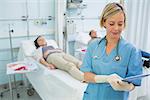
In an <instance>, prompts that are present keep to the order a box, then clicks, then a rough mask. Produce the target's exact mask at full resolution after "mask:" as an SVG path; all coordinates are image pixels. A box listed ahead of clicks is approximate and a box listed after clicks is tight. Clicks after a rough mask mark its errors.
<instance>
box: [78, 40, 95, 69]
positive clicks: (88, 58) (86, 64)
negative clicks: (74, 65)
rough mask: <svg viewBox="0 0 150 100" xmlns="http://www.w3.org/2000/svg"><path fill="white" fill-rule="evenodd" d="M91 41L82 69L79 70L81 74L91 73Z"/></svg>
mask: <svg viewBox="0 0 150 100" xmlns="http://www.w3.org/2000/svg"><path fill="white" fill-rule="evenodd" d="M93 46H94V44H93V41H92V43H90V44H89V45H88V48H87V51H86V53H85V56H84V59H83V63H82V67H81V68H80V70H81V71H82V72H92V53H93Z"/></svg>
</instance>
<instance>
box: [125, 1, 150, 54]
mask: <svg viewBox="0 0 150 100" xmlns="http://www.w3.org/2000/svg"><path fill="white" fill-rule="evenodd" d="M149 5H150V0H125V8H126V13H127V27H126V30H125V33H124V36H125V38H126V39H127V40H128V41H129V42H131V43H132V44H134V45H135V46H136V47H137V48H139V49H142V50H145V51H147V52H150V6H149Z"/></svg>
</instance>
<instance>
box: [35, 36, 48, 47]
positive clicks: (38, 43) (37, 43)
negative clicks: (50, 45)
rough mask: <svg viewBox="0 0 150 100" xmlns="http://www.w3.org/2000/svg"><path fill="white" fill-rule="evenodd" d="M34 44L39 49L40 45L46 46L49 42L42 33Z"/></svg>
mask: <svg viewBox="0 0 150 100" xmlns="http://www.w3.org/2000/svg"><path fill="white" fill-rule="evenodd" d="M34 44H35V46H36V49H38V48H39V47H43V46H45V45H46V44H47V43H46V39H45V38H44V36H41V35H40V36H38V37H37V38H36V39H35V41H34Z"/></svg>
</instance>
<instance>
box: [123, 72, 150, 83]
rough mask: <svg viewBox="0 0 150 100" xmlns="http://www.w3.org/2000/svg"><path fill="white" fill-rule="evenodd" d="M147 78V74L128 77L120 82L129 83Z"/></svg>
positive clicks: (149, 74)
mask: <svg viewBox="0 0 150 100" xmlns="http://www.w3.org/2000/svg"><path fill="white" fill-rule="evenodd" d="M148 76H150V73H148V74H141V75H135V76H130V77H127V78H124V79H122V81H126V82H129V81H132V80H136V79H142V78H144V77H148Z"/></svg>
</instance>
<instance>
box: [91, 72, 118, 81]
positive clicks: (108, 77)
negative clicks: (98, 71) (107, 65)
mask: <svg viewBox="0 0 150 100" xmlns="http://www.w3.org/2000/svg"><path fill="white" fill-rule="evenodd" d="M119 78H120V77H119V76H118V75H117V74H111V75H95V77H94V79H95V82H96V83H109V82H108V81H109V80H111V79H119Z"/></svg>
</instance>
